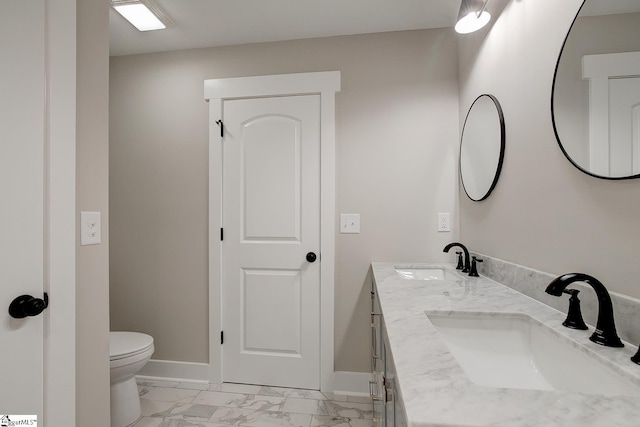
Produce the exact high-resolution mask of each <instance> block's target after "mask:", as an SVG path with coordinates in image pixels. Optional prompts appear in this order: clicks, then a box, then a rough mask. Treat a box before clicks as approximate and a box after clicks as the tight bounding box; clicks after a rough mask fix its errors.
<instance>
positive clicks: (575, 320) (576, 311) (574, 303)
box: [562, 289, 588, 331]
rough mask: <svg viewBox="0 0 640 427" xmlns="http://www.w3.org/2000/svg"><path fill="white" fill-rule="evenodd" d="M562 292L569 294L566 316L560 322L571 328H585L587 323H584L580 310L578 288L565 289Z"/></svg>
mask: <svg viewBox="0 0 640 427" xmlns="http://www.w3.org/2000/svg"><path fill="white" fill-rule="evenodd" d="M562 292H563V293H565V294H569V295H571V297H570V298H569V311H568V312H567V318H566V319H565V321H564V322H562V325H563V326H565V327H567V328H571V329H580V330H583V331H584V330H587V329H588V328H587V325H586V324H585V323H584V320H583V319H582V312H581V311H580V299H578V294H579V293H580V291H579V290H578V289H565V290H563V291H562Z"/></svg>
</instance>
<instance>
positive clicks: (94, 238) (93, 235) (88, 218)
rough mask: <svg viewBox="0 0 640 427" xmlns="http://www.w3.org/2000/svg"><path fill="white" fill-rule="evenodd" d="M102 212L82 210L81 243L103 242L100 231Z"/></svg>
mask: <svg viewBox="0 0 640 427" xmlns="http://www.w3.org/2000/svg"><path fill="white" fill-rule="evenodd" d="M100 230H101V224H100V212H80V245H81V246H86V245H99V244H100V243H101V242H102V234H101V232H100Z"/></svg>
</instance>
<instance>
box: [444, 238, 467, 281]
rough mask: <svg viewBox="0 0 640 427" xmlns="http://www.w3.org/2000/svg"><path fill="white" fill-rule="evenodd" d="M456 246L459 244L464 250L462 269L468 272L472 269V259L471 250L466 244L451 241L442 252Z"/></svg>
mask: <svg viewBox="0 0 640 427" xmlns="http://www.w3.org/2000/svg"><path fill="white" fill-rule="evenodd" d="M454 246H459V247H460V248H461V249H462V250H463V251H464V268H463V269H462V272H463V273H468V272H469V270H470V269H471V260H470V259H469V250H468V249H467V248H466V246H465V245H463V244H462V243H457V242H453V243H449V244H448V245H447V246H445V247H444V249H443V250H442V252H449V249H451V248H452V247H454Z"/></svg>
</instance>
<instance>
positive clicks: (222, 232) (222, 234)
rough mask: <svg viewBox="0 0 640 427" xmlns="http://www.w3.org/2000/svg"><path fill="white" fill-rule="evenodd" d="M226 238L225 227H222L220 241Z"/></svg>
mask: <svg viewBox="0 0 640 427" xmlns="http://www.w3.org/2000/svg"><path fill="white" fill-rule="evenodd" d="M223 240H224V228H220V241H221V242H222V241H223Z"/></svg>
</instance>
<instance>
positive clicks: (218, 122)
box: [216, 120, 224, 138]
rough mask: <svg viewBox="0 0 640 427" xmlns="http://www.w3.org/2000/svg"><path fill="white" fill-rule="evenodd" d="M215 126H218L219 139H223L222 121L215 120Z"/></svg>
mask: <svg viewBox="0 0 640 427" xmlns="http://www.w3.org/2000/svg"><path fill="white" fill-rule="evenodd" d="M216 124H217V125H218V126H220V138H222V137H224V123H222V120H216Z"/></svg>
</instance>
